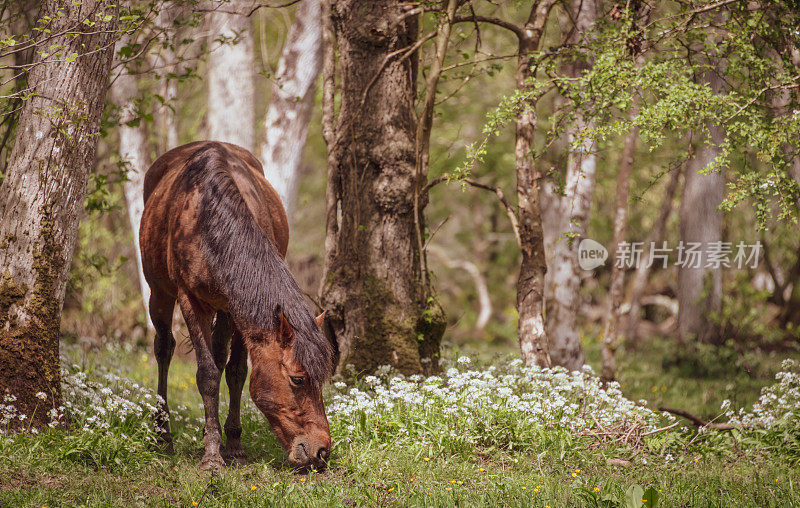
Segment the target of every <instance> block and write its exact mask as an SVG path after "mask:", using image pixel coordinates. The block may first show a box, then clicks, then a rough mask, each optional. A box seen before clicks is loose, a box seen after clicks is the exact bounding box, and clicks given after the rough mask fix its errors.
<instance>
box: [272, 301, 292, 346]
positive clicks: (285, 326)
mask: <svg viewBox="0 0 800 508" xmlns="http://www.w3.org/2000/svg"><path fill="white" fill-rule="evenodd" d="M275 314H276V316H275V317H276V319H277V320H278V326H277V329H276V331H277V335H276V339H277V340H278V344H280V345H281V346H282V347H286V346H288V345H289V344H291V343H292V340H293V339H294V329H293V328H292V325H291V324H290V323H289V321H287V320H286V316H284V315H283V311H282V310H281V309H280V308H278V310H277V311H276V312H275Z"/></svg>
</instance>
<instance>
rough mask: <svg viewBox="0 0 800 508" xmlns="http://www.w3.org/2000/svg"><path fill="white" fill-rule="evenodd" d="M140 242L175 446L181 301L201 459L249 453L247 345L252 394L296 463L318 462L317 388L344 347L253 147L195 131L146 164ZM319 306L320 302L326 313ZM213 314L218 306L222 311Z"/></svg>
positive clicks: (207, 465)
mask: <svg viewBox="0 0 800 508" xmlns="http://www.w3.org/2000/svg"><path fill="white" fill-rule="evenodd" d="M144 202H145V207H144V214H143V216H142V224H141V230H140V242H139V243H140V248H141V253H142V264H143V267H144V274H145V278H146V279H147V283H148V285H149V286H150V290H151V296H150V317H151V318H152V320H153V324H154V325H155V328H156V337H155V347H154V349H155V356H156V360H157V362H158V394H159V395H160V396H161V398H162V399H163V402H161V407H160V417H159V422H158V424H159V427H160V429H161V431H160V432H161V438H162V440H163V441H164V444H165V447H166V448H167V450H170V451H171V449H172V437H171V436H170V431H169V407H168V406H167V375H168V371H169V364H170V360H171V358H172V353H173V351H174V350H175V339H174V337H173V336H172V312H173V309H174V307H175V301H176V300H177V301H178V304H179V305H180V308H181V312H182V313H183V317H184V319H185V320H186V325H187V326H188V328H189V335H190V336H191V341H192V345H193V346H194V351H195V354H196V356H197V388H198V389H199V391H200V395H201V396H202V398H203V405H204V407H205V429H204V437H203V444H204V446H205V455H204V457H203V460H202V461H201V463H200V468H201V469H218V468H221V467H224V465H225V462H224V461H223V455H225V456H226V458H228V459H229V461H233V462H237V461H242V460H244V458H245V456H244V450H243V449H242V445H241V433H242V425H241V421H240V418H239V409H240V403H241V395H242V388H243V387H244V382H245V379H246V377H247V357H248V355H249V356H250V362H251V365H252V370H253V373H252V375H251V376H250V396H251V397H252V399H253V401H254V402H255V404H256V406H257V407H258V408H259V409H260V410H261V412H263V413H264V415H266V417H267V419H268V420H269V422H270V424H271V425H272V428H273V430H274V431H275V434H276V435H277V437H278V439H279V440H280V442H281V443H282V444H283V446H284V448H286V450H287V452H288V454H289V461H290V462H291V463H292V464H293V465H295V466H298V467H307V466H314V467H317V468H322V467H324V465H325V460H326V459H327V457H328V454H329V451H330V445H331V437H330V430H329V428H328V420H327V418H326V416H325V407H324V406H323V402H322V393H321V388H322V384H323V382H324V381H325V379H326V378H327V377H328V376H329V375H330V374H331V371H332V369H333V366H334V365H335V362H336V358H335V357H336V356H337V355H338V349H337V347H336V341H335V338H333V340H329V339H327V338H326V337H325V335H324V334H323V333H322V331H321V330H320V326H321V324H322V318H323V316H322V315H321V316H319V317H318V318H317V319H316V320H315V319H314V317H313V315H312V314H311V312H310V310H309V308H308V305H307V304H306V302H305V300H304V299H303V295H302V293H301V291H300V288H299V287H298V286H297V283H296V282H295V280H294V278H293V277H292V274H291V273H290V272H289V269H288V267H287V266H286V263H285V262H284V259H283V258H284V257H285V255H286V247H287V244H288V241H289V228H288V222H287V220H286V212H285V211H284V209H283V205H281V202H280V199H279V198H278V195H277V193H276V192H275V190H274V189H273V188H272V187H271V186H270V184H269V183H267V181H266V180H265V179H264V175H263V170H262V167H261V164H260V163H259V162H258V160H257V159H256V158H255V157H254V156H253V155H252V154H251V153H250V152H248V151H247V150H245V149H243V148H241V147H238V146H235V145H231V144H227V143H218V142H213V141H199V142H195V143H189V144H187V145H183V146H180V147H178V148H175V149H173V150H170V151H169V152H167V153H166V154H164V155H162V156H161V157H159V158H158V160H156V162H155V163H153V165H152V166H151V167H150V169H149V170H148V171H147V175H146V176H145V182H144ZM323 315H324V313H323ZM215 316H216V317H215ZM223 370H224V371H225V378H226V380H227V382H228V389H229V391H230V410H229V412H228V418H227V420H225V435H226V442H225V446H224V447H223V446H222V430H221V428H220V424H219V416H218V407H219V404H218V403H219V384H220V378H221V376H222V372H223Z"/></svg>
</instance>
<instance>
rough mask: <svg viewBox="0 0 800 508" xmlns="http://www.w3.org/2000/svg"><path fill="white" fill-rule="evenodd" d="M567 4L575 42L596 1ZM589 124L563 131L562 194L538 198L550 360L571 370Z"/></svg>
mask: <svg viewBox="0 0 800 508" xmlns="http://www.w3.org/2000/svg"><path fill="white" fill-rule="evenodd" d="M568 8H569V9H570V13H569V15H568V16H567V18H568V20H567V21H566V23H565V24H564V26H563V27H562V33H564V35H565V38H566V40H567V42H576V41H578V40H580V38H581V37H583V36H584V34H586V33H587V32H589V31H590V30H591V29H592V26H593V25H594V23H595V21H596V20H597V16H598V14H599V5H598V3H597V2H596V1H594V0H573V1H572V2H570V4H569V6H568ZM572 20H574V22H573V21H572ZM573 23H574V24H573ZM589 66H590V64H589V63H586V62H583V63H580V64H579V63H577V62H576V63H574V64H571V65H569V66H568V68H567V69H565V71H566V72H567V73H568V74H570V75H573V76H576V75H579V74H581V73H582V72H584V71H586V70H587V69H588V68H589ZM589 127H591V124H590V123H588V122H587V121H585V120H584V119H583V118H581V117H578V118H577V119H576V121H575V122H574V123H573V125H572V126H571V127H570V129H569V131H568V132H567V138H568V142H569V146H570V147H571V148H570V151H569V154H568V159H567V174H566V185H565V188H564V195H563V196H558V195H556V194H554V192H553V188H552V186H544V187H543V192H542V201H543V202H544V203H546V205H545V209H546V210H547V212H546V213H545V227H544V236H545V249H546V253H547V275H546V276H545V298H546V300H547V335H548V337H549V339H550V358H551V360H552V362H553V364H554V365H561V366H563V367H565V368H567V369H569V370H578V369H580V368H581V366H583V364H584V362H585V360H586V358H585V356H584V354H583V349H582V347H581V342H580V338H579V336H578V321H577V316H578V313H579V311H580V285H581V269H580V267H579V266H578V245H579V244H580V240H581V238H583V237H584V236H585V235H586V226H587V224H588V220H589V212H590V210H591V207H592V196H593V194H594V187H595V171H596V168H597V156H596V155H595V153H594V152H595V143H594V141H593V140H588V139H587V140H583V141H581V140H580V138H581V136H582V134H581V133H582V132H583V131H584V130H585V129H587V128H589ZM573 145H577V146H573ZM567 236H568V237H570V238H571V239H570V238H567Z"/></svg>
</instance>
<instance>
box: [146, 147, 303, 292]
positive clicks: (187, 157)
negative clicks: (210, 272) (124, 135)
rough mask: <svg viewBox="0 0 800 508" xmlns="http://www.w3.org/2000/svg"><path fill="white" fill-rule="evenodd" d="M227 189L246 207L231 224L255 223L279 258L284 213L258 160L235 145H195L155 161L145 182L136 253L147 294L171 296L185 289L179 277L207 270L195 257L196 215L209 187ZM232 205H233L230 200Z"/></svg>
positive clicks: (211, 195)
mask: <svg viewBox="0 0 800 508" xmlns="http://www.w3.org/2000/svg"><path fill="white" fill-rule="evenodd" d="M217 181H221V182H224V183H226V184H227V186H226V187H225V188H226V189H227V192H229V193H235V194H237V195H238V196H239V197H240V198H241V199H242V200H243V201H244V203H245V205H246V209H244V210H242V212H241V213H242V214H243V215H244V214H248V212H249V215H251V216H252V217H251V218H250V217H233V218H231V219H230V220H255V222H256V224H258V226H259V227H260V228H261V229H262V230H263V231H264V232H265V233H266V234H267V236H268V237H270V239H271V240H272V241H273V242H274V244H275V246H276V247H277V248H278V250H279V251H280V253H281V254H282V255H285V253H286V247H287V245H288V236H289V235H288V233H289V230H288V221H287V218H286V212H285V211H284V208H283V205H282V204H281V202H280V198H279V197H278V195H277V193H276V192H275V190H274V189H273V188H272V186H271V185H270V184H269V183H268V182H267V181H266V179H265V178H264V175H263V169H262V167H261V164H260V163H259V161H258V159H256V158H255V157H254V156H253V155H252V154H251V153H250V152H248V151H247V150H245V149H244V148H241V147H239V146H236V145H231V144H228V143H221V142H216V141H198V142H194V143H189V144H186V145H182V146H179V147H177V148H174V149H172V150H170V151H168V152H167V153H165V154H164V155H162V156H161V157H159V158H158V159H157V160H156V161H155V162H154V163H153V165H152V166H151V167H150V169H149V170H148V171H147V173H146V175H145V179H144V203H145V207H144V214H143V216H142V223H141V227H140V241H139V243H140V248H141V253H142V263H143V267H144V271H145V277H146V278H147V280H148V283H149V284H150V286H151V288H152V289H153V290H155V289H156V288H154V287H153V286H154V285H155V286H158V287H159V288H161V289H163V290H164V291H166V292H168V293H171V294H174V293H175V292H176V290H177V286H179V285H182V284H185V283H186V281H185V280H179V279H185V277H181V273H186V272H187V271H192V272H193V275H194V276H195V278H197V274H198V273H201V274H202V273H203V272H204V271H205V270H206V267H205V266H203V264H202V255H200V254H199V252H200V251H199V245H200V239H201V237H202V235H203V234H204V228H205V227H207V226H206V225H204V224H202V221H201V215H202V214H201V212H202V211H203V209H204V208H205V209H208V202H209V200H212V201H213V200H218V199H222V198H223V196H219V195H215V190H216V189H217V188H218V187H215V186H214V185H210V184H213V183H215V182H217ZM234 198H235V199H238V198H237V197H236V196H234Z"/></svg>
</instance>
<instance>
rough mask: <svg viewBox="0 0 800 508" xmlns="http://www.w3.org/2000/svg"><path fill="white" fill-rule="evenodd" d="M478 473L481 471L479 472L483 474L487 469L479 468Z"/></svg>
mask: <svg viewBox="0 0 800 508" xmlns="http://www.w3.org/2000/svg"><path fill="white" fill-rule="evenodd" d="M478 471H479V472H481V473H483V472H484V471H486V469H485V468H482V467H479V468H478Z"/></svg>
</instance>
